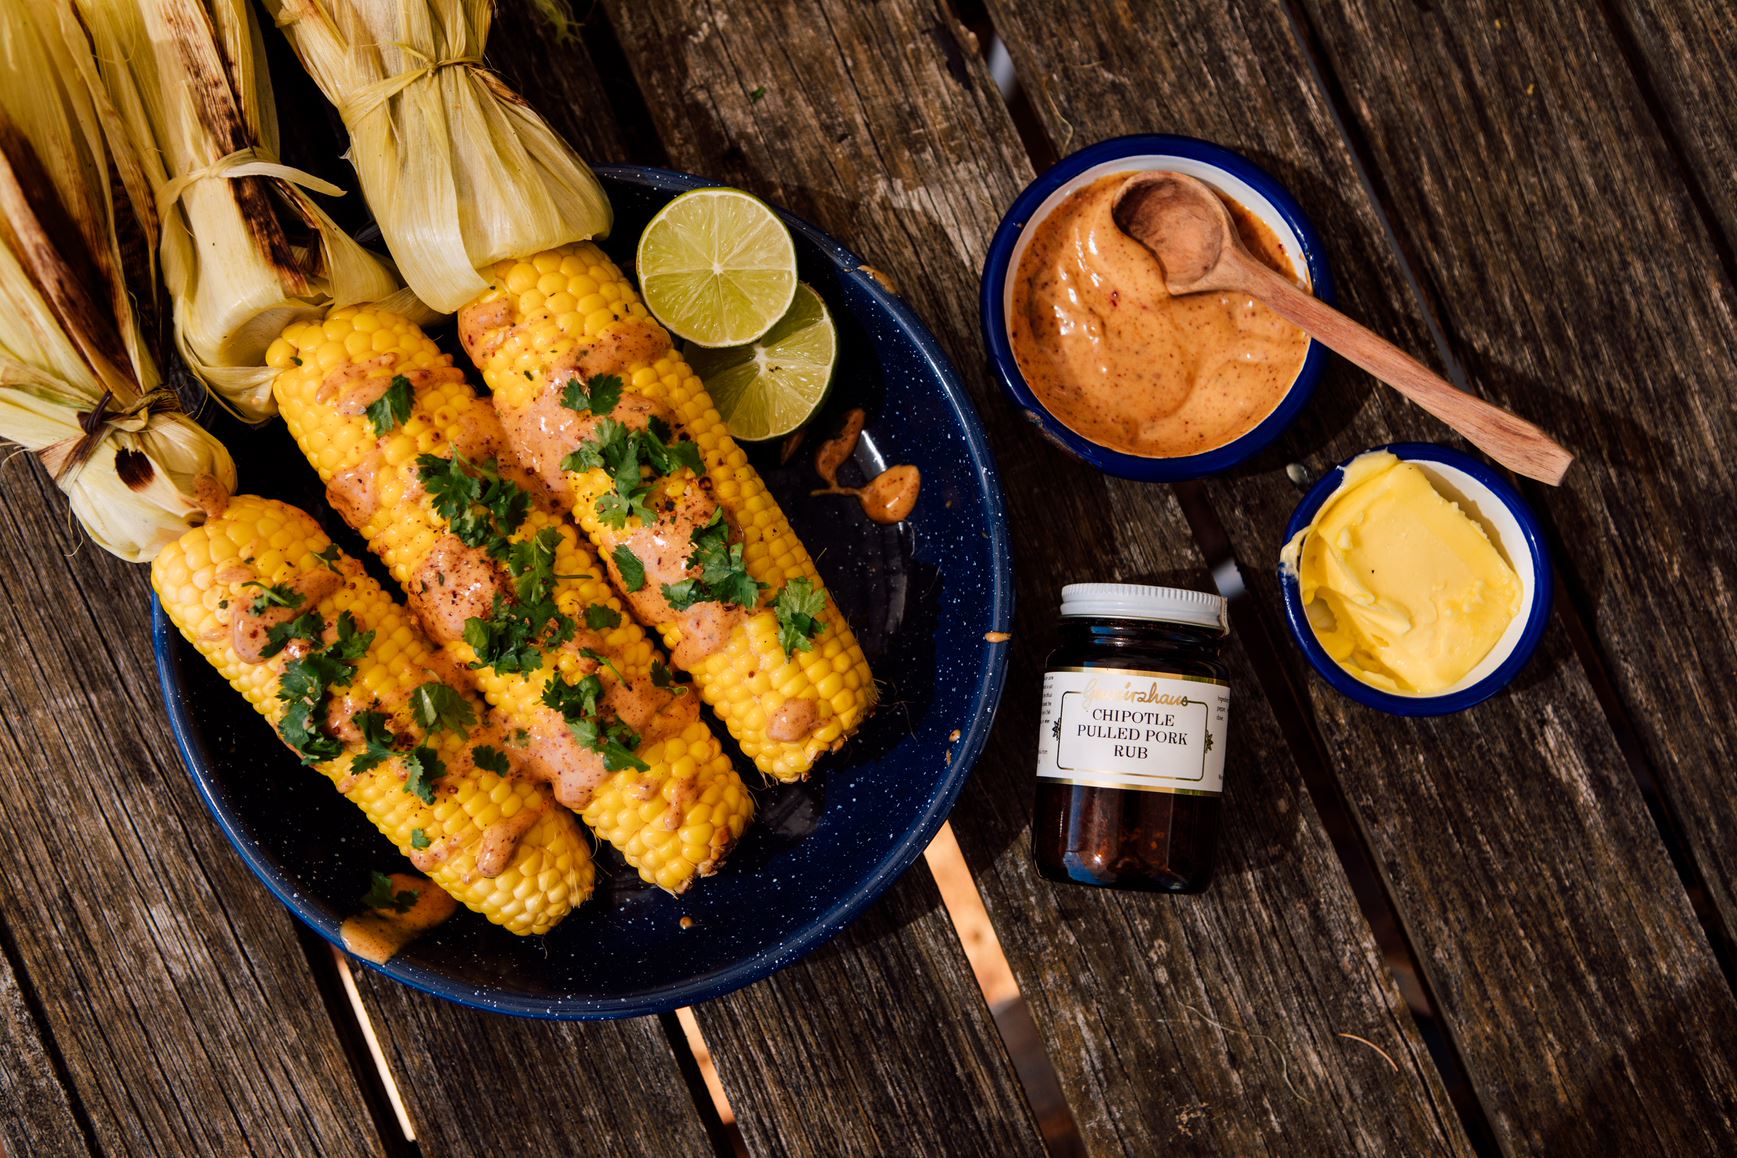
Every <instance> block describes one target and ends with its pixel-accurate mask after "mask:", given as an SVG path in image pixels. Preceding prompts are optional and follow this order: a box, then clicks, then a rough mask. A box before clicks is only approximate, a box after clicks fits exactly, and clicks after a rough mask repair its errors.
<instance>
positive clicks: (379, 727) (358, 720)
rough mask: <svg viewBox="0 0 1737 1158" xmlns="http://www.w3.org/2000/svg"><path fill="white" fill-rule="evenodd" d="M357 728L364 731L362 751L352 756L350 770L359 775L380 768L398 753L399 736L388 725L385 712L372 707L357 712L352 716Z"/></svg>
mask: <svg viewBox="0 0 1737 1158" xmlns="http://www.w3.org/2000/svg"><path fill="white" fill-rule="evenodd" d="M351 722H352V723H354V724H355V725H356V730H357V731H359V732H361V733H362V743H363V744H364V745H365V747H364V748H363V750H362V751H360V752H358V753H356V755H354V756H352V757H351V758H350V772H351V774H352V775H357V774H360V773H363V772H367V771H369V770H371V769H374V768H378V767H379V766H380V765H382V764H384V763H385V762H386V761H388V760H390V759H392V757H394V756H396V755H397V754H398V751H397V745H398V737H397V736H394V735H393V734H392V730H391V729H390V728H388V727H387V726H386V724H387V716H386V713H385V712H378V711H375V710H373V709H372V708H370V709H366V710H364V711H360V712H357V713H356V714H355V716H353V717H352V718H351Z"/></svg>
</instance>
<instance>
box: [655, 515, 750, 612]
mask: <svg viewBox="0 0 1737 1158" xmlns="http://www.w3.org/2000/svg"><path fill="white" fill-rule="evenodd" d="M688 542H689V544H690V545H691V546H692V547H693V553H692V554H691V555H689V556H688V560H687V563H688V566H689V567H697V568H699V571H700V574H699V577H698V578H695V579H681V580H678V581H677V582H674V583H665V584H664V585H663V588H662V590H663V597H664V598H665V599H667V600H668V601H669V605H670V606H671V607H673V608H675V610H677V611H686V610H687V609H688V608H690V607H692V606H693V605H694V604H696V603H708V602H717V603H734V604H737V605H738V606H741V607H748V608H753V607H758V606H759V605H760V592H761V591H763V590H765V587H766V584H764V583H761V582H759V581H758V580H756V579H755V578H754V577H753V576H752V575H750V574H748V565H747V564H746V563H745V562H744V561H743V558H742V551H743V547H742V544H741V543H732V542H730V525H729V524H728V523H726V522H725V521H724V512H723V510H722V509H718V510H714V511H713V512H712V517H711V520H710V521H709V522H707V523H706V524H705V525H704V526H702V527H696V528H695V529H694V532H693V535H692V536H690V538H689V540H688Z"/></svg>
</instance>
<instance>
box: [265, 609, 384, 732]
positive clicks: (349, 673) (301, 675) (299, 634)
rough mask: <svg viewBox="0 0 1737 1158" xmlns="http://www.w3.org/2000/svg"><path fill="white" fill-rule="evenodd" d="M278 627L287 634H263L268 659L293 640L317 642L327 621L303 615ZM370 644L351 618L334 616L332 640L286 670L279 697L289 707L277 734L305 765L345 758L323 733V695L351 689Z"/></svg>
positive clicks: (371, 635)
mask: <svg viewBox="0 0 1737 1158" xmlns="http://www.w3.org/2000/svg"><path fill="white" fill-rule="evenodd" d="M279 627H282V628H284V629H286V630H285V632H284V633H283V634H282V635H279V634H278V633H277V631H276V629H273V631H271V632H268V633H267V634H266V638H267V640H268V646H267V649H266V650H267V653H268V654H271V655H275V654H277V653H278V652H280V651H282V650H283V649H284V647H286V646H287V645H288V644H289V641H290V640H291V639H296V638H299V639H305V640H307V641H309V642H310V643H318V642H319V641H320V640H321V638H323V637H324V635H325V631H326V623H325V620H324V619H322V618H321V617H320V614H319V613H318V612H317V611H308V612H304V613H303V614H301V615H298V616H297V617H296V618H294V619H292V620H290V621H289V622H288V623H285V624H280V625H279ZM373 642H374V633H373V632H372V631H367V632H358V631H357V630H356V621H355V619H354V618H353V617H352V616H351V615H350V613H349V612H348V611H345V612H343V613H341V614H340V615H339V616H338V631H337V638H336V639H334V640H333V641H332V642H331V643H329V644H327V645H326V646H324V647H319V648H315V649H312V650H310V651H309V652H308V653H307V654H306V655H304V656H302V657H300V658H299V659H295V660H291V661H290V662H289V663H287V664H285V665H284V669H283V674H282V675H281V676H280V677H278V683H277V698H278V699H280V700H282V701H284V703H285V704H287V705H288V706H287V707H286V708H285V709H284V714H283V718H282V719H281V720H279V721H278V732H279V734H281V735H282V736H283V738H284V740H285V742H287V743H288V744H289V746H290V747H292V748H294V749H295V750H296V751H298V752H300V753H301V754H302V762H303V763H307V764H319V763H323V762H324V761H327V760H334V759H336V758H337V757H339V756H341V755H343V752H344V744H343V742H342V741H340V740H338V739H337V738H336V737H333V736H329V735H327V734H326V732H325V730H324V726H325V723H326V698H327V693H328V691H329V690H330V689H331V688H341V687H348V686H349V683H350V681H351V680H352V679H354V678H355V677H356V661H357V660H359V659H361V658H362V656H363V655H364V654H366V653H367V651H368V648H369V646H370V645H371V644H372V643H373Z"/></svg>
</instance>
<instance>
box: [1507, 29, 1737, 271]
mask: <svg viewBox="0 0 1737 1158" xmlns="http://www.w3.org/2000/svg"><path fill="white" fill-rule="evenodd" d="M1609 10H1610V11H1611V12H1613V13H1615V14H1616V16H1617V18H1618V21H1619V22H1620V30H1619V32H1618V36H1619V37H1620V36H1623V35H1626V36H1627V37H1629V38H1630V39H1629V43H1630V44H1631V45H1632V47H1633V48H1634V50H1635V52H1636V55H1637V59H1638V62H1639V65H1640V68H1641V70H1642V72H1643V73H1644V77H1645V80H1646V81H1647V82H1648V83H1649V84H1650V87H1651V91H1652V93H1653V95H1654V96H1655V98H1656V100H1657V101H1658V104H1659V108H1660V111H1661V112H1662V115H1663V117H1664V120H1665V123H1666V128H1667V130H1668V132H1669V133H1670V135H1671V136H1673V137H1674V138H1675V140H1676V142H1677V144H1678V146H1679V147H1680V149H1681V152H1682V156H1683V159H1684V161H1685V162H1686V164H1687V165H1688V168H1689V171H1690V173H1691V174H1692V176H1693V179H1694V181H1695V183H1696V185H1697V187H1698V188H1699V190H1700V193H1701V196H1702V197H1703V198H1705V200H1706V202H1707V204H1708V206H1709V208H1710V209H1711V210H1712V212H1713V214H1714V216H1715V218H1716V219H1717V221H1718V229H1719V231H1720V232H1721V233H1722V234H1723V235H1724V242H1725V251H1726V254H1727V256H1728V257H1729V255H1730V254H1731V253H1732V251H1733V250H1737V101H1733V100H1732V99H1731V93H1732V90H1733V87H1734V86H1737V48H1734V47H1733V45H1732V31H1731V10H1730V6H1729V5H1727V4H1723V3H1720V2H1719V0H1614V2H1613V3H1612V4H1610V5H1609ZM1529 83H1536V82H1529Z"/></svg>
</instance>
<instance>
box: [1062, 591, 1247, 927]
mask: <svg viewBox="0 0 1737 1158" xmlns="http://www.w3.org/2000/svg"><path fill="white" fill-rule="evenodd" d="M1061 617H1062V618H1061V640H1060V643H1059V645H1058V646H1057V647H1056V649H1055V651H1054V652H1052V653H1051V654H1050V657H1049V663H1048V665H1047V668H1046V670H1045V673H1044V679H1043V708H1042V720H1043V723H1042V728H1041V729H1040V731H1039V733H1038V740H1037V776H1038V780H1037V808H1036V812H1035V814H1034V816H1033V819H1032V826H1031V843H1032V855H1033V856H1034V857H1035V858H1036V859H1037V866H1038V869H1039V870H1040V871H1041V872H1042V873H1043V875H1044V876H1046V877H1049V878H1050V879H1051V880H1057V881H1074V882H1077V883H1080V884H1088V885H1101V886H1105V887H1108V888H1121V889H1146V890H1152V891H1157V892H1169V893H1197V892H1200V891H1201V890H1202V889H1204V888H1205V887H1206V883H1207V880H1208V879H1209V878H1210V877H1211V875H1212V864H1213V853H1214V850H1215V848H1216V846H1217V843H1218V822H1219V793H1220V792H1221V791H1222V788H1223V782H1224V748H1225V741H1226V733H1227V731H1228V729H1229V723H1230V680H1229V673H1228V671H1227V669H1226V668H1225V666H1224V664H1223V663H1222V662H1221V661H1220V660H1219V658H1218V652H1219V648H1220V647H1221V646H1222V645H1223V643H1224V638H1225V636H1226V635H1228V634H1229V631H1230V628H1229V627H1228V625H1227V623H1226V620H1225V602H1224V600H1223V599H1222V598H1221V597H1219V596H1217V595H1213V594H1209V593H1207V592H1204V591H1187V590H1183V589H1180V588H1175V587H1145V586H1140V585H1137V584H1132V583H1073V584H1069V585H1068V586H1066V587H1064V588H1062V605H1061Z"/></svg>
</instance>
